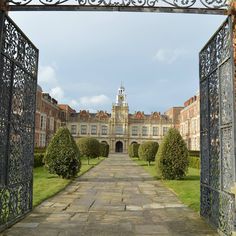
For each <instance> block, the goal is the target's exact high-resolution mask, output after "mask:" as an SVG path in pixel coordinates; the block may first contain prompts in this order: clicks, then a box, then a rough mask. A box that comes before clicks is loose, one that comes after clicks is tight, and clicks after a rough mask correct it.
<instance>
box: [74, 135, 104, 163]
mask: <svg viewBox="0 0 236 236" xmlns="http://www.w3.org/2000/svg"><path fill="white" fill-rule="evenodd" d="M77 144H78V147H79V151H80V154H81V156H83V157H86V158H87V159H88V164H89V160H90V158H96V157H99V155H100V143H99V142H98V140H97V139H95V138H90V137H87V138H80V139H79V140H78V142H77Z"/></svg>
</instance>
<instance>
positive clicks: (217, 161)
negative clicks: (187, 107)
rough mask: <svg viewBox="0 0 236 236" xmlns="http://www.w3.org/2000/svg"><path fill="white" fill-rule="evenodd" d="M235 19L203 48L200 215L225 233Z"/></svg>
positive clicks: (230, 224) (230, 204) (228, 225)
mask: <svg viewBox="0 0 236 236" xmlns="http://www.w3.org/2000/svg"><path fill="white" fill-rule="evenodd" d="M232 41H233V33H232V19H231V17H228V18H227V20H226V21H225V22H224V23H223V25H222V26H221V27H220V28H219V30H218V31H217V32H216V33H215V34H214V35H213V36H212V38H211V39H210V41H209V42H208V43H207V44H206V46H205V47H204V48H203V49H202V51H201V52H200V99H201V100H200V107H201V108H200V110H201V111H200V112H201V211H200V213H201V216H203V217H204V218H206V219H207V220H208V221H209V222H210V223H211V224H212V225H214V226H215V227H217V228H218V229H219V230H220V231H221V232H223V233H224V234H225V235H231V232H232V231H233V230H234V220H235V219H234V218H235V215H234V214H235V197H234V195H233V194H232V193H231V188H232V187H233V186H234V182H235V93H234V77H235V73H234V60H233V42H232Z"/></svg>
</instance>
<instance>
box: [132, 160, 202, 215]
mask: <svg viewBox="0 0 236 236" xmlns="http://www.w3.org/2000/svg"><path fill="white" fill-rule="evenodd" d="M132 159H133V160H134V161H135V162H136V163H137V164H138V165H140V166H142V167H143V168H144V169H145V170H146V171H147V172H148V173H149V174H150V175H151V176H153V177H154V178H155V179H157V180H161V178H160V176H158V175H157V172H156V169H155V163H151V165H150V166H148V164H147V162H146V161H143V160H139V159H138V158H132ZM161 181H162V182H163V184H164V185H165V186H166V187H168V188H170V189H171V190H173V191H174V192H175V193H176V195H177V196H178V197H179V199H180V200H181V201H182V202H183V203H184V204H185V205H187V206H188V207H190V208H192V209H193V210H194V211H197V212H199V209H200V170H198V169H194V168H189V169H188V174H187V176H185V177H184V179H183V180H161Z"/></svg>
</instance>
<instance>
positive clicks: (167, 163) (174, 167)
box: [156, 128, 189, 179]
mask: <svg viewBox="0 0 236 236" xmlns="http://www.w3.org/2000/svg"><path fill="white" fill-rule="evenodd" d="M188 164H189V160H188V149H187V147H186V144H185V142H184V140H183V138H182V136H181V135H180V133H179V131H178V130H177V129H174V128H171V129H169V131H168V133H167V134H166V136H165V137H164V139H163V141H162V143H161V145H160V147H159V150H158V152H157V155H156V168H157V172H158V174H160V175H161V177H162V178H164V179H181V178H183V177H184V176H185V175H186V173H187V170H188Z"/></svg>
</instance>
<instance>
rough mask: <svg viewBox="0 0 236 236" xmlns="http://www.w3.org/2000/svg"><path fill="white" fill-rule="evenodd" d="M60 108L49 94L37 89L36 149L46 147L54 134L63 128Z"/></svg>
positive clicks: (39, 88)
mask: <svg viewBox="0 0 236 236" xmlns="http://www.w3.org/2000/svg"><path fill="white" fill-rule="evenodd" d="M59 113H60V108H59V107H58V105H57V100H55V99H54V98H52V97H51V96H50V95H49V94H48V93H43V91H42V88H41V87H40V86H38V87H37V95H36V114H35V140H34V143H35V147H45V146H47V144H48V143H49V141H50V139H51V138H52V136H53V134H54V133H55V132H56V130H57V129H58V128H59V127H60V126H61V122H60V119H59Z"/></svg>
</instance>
